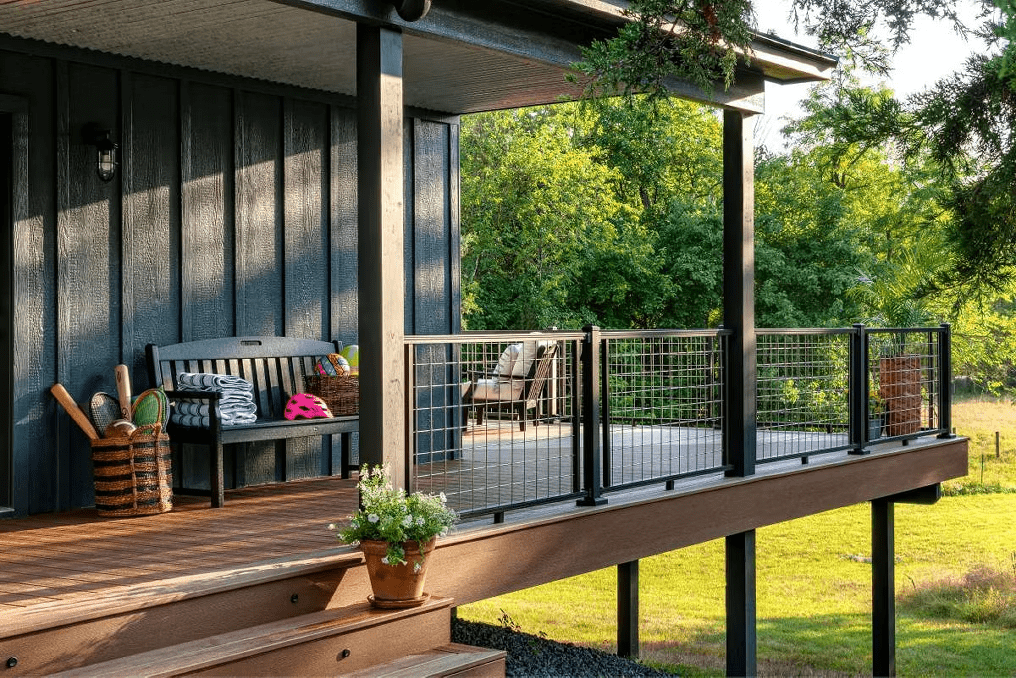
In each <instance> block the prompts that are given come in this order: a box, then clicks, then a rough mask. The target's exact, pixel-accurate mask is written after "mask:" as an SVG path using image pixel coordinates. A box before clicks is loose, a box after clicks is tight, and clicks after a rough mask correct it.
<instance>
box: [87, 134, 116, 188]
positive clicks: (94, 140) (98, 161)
mask: <svg viewBox="0 0 1016 678" xmlns="http://www.w3.org/2000/svg"><path fill="white" fill-rule="evenodd" d="M84 136H85V141H86V142H87V143H89V144H91V145H92V146H95V153H96V158H95V173H96V174H97V175H99V178H100V179H102V180H103V181H112V179H113V177H114V176H116V168H117V167H118V166H119V164H120V163H119V161H118V160H117V157H116V156H117V151H119V150H120V147H119V146H118V145H117V144H116V142H115V141H113V140H112V139H110V138H109V137H110V131H109V130H108V129H100V128H99V126H98V125H95V124H90V125H88V126H86V127H85V129H84Z"/></svg>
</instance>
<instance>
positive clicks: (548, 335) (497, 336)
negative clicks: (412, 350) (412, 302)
mask: <svg viewBox="0 0 1016 678" xmlns="http://www.w3.org/2000/svg"><path fill="white" fill-rule="evenodd" d="M585 337H586V334H585V332H579V331H565V332H561V331H552V332H525V331H519V332H463V333H461V334H417V335H407V336H406V337H405V343H406V344H407V345H419V344H472V343H477V342H507V343H514V342H517V341H540V340H546V339H552V340H554V341H571V340H577V339H578V340H581V339H585Z"/></svg>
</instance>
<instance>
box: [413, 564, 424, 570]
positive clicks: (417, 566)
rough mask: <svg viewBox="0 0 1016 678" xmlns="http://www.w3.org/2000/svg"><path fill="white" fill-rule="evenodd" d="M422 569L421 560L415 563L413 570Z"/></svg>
mask: <svg viewBox="0 0 1016 678" xmlns="http://www.w3.org/2000/svg"><path fill="white" fill-rule="evenodd" d="M421 569H422V568H421V566H420V563H419V562H416V563H413V572H419V571H420V570H421Z"/></svg>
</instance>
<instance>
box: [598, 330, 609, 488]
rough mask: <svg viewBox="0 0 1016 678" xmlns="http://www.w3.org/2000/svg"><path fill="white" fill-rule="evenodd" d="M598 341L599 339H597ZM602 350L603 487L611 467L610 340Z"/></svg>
mask: <svg viewBox="0 0 1016 678" xmlns="http://www.w3.org/2000/svg"><path fill="white" fill-rule="evenodd" d="M597 341H599V339H597ZM600 346H602V349H603V350H602V351H600V375H601V378H600V385H601V390H600V416H599V420H600V430H601V440H602V441H603V442H602V446H603V447H602V449H601V451H600V455H599V456H600V458H602V459H603V479H602V484H603V487H610V485H611V483H612V478H611V477H610V476H611V473H610V469H611V463H612V459H611V450H610V379H609V378H608V377H610V367H609V366H610V342H609V341H603V343H602V344H600Z"/></svg>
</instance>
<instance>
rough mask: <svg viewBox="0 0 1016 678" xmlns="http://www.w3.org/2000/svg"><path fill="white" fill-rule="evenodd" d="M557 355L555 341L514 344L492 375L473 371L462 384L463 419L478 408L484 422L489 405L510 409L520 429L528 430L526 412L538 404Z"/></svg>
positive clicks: (480, 417) (481, 422)
mask: <svg viewBox="0 0 1016 678" xmlns="http://www.w3.org/2000/svg"><path fill="white" fill-rule="evenodd" d="M556 355H557V344H556V343H553V342H539V343H537V342H520V343H517V344H511V345H510V346H509V347H508V348H506V349H505V350H504V352H503V353H502V354H501V357H500V359H499V360H498V364H497V367H495V368H494V371H493V372H492V373H491V374H490V375H489V376H484V375H471V379H470V381H468V382H464V383H463V384H462V407H463V417H462V420H463V422H466V421H468V420H467V416H466V413H467V412H468V410H470V409H472V410H474V411H475V412H476V423H477V425H481V424H483V417H484V414H485V412H486V410H487V408H488V407H492V408H503V409H510V410H511V411H512V412H513V414H514V415H517V416H518V420H519V430H520V431H525V430H526V412H527V411H528V410H531V409H534V408H535V407H536V406H537V405H538V403H539V400H540V396H541V394H542V393H543V390H544V388H545V386H546V384H547V378H548V377H549V376H550V371H551V364H552V363H553V362H554V357H555V356H556ZM537 423H538V420H536V419H534V420H533V424H537Z"/></svg>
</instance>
